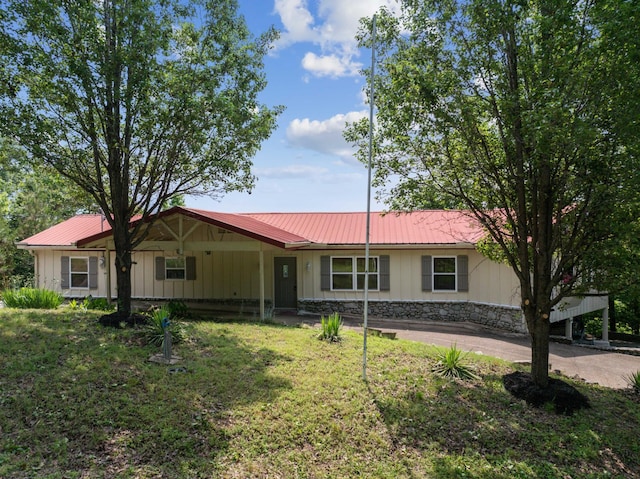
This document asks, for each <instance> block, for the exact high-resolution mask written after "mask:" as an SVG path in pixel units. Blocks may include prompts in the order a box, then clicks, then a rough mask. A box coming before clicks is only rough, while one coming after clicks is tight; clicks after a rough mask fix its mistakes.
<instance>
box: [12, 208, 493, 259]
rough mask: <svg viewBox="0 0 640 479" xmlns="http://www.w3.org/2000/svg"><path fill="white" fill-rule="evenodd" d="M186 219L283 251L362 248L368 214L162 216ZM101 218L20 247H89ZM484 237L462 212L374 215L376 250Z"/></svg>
mask: <svg viewBox="0 0 640 479" xmlns="http://www.w3.org/2000/svg"><path fill="white" fill-rule="evenodd" d="M173 214H184V215H186V216H189V217H191V218H194V219H197V220H200V221H204V222H206V223H210V224H214V225H217V226H220V227H223V228H226V229H229V230H231V231H235V232H237V233H240V234H243V235H245V236H247V237H250V238H254V239H257V240H259V241H263V242H266V243H270V244H273V245H276V246H279V247H282V248H285V247H301V246H306V245H308V244H311V245H313V244H316V245H364V243H365V234H366V219H367V216H366V213H251V214H249V213H243V214H235V213H217V212H213V211H205V210H198V209H194V208H184V207H174V208H171V209H169V210H167V211H164V212H162V213H160V215H159V216H161V217H166V216H170V215H173ZM110 232H111V228H110V227H109V224H108V223H107V222H106V220H105V219H104V217H103V216H102V215H78V216H74V217H73V218H70V219H68V220H66V221H63V222H62V223H59V224H57V225H55V226H53V227H51V228H49V229H47V230H45V231H42V232H40V233H38V234H36V235H33V236H31V237H29V238H26V239H24V240H22V241H20V242H19V243H18V245H19V246H20V247H22V248H25V249H28V248H29V247H53V246H56V247H60V246H74V245H76V244H78V245H81V244H87V243H90V242H92V241H95V240H96V239H100V238H103V237H107V236H110V234H111V233H110ZM481 235H482V230H481V229H480V228H478V226H477V223H474V221H473V219H471V218H470V217H469V216H468V215H466V214H465V213H464V212H461V211H443V210H431V211H416V212H411V213H387V214H383V213H371V227H370V244H372V245H422V244H424V245H427V244H431V245H447V244H461V243H472V244H473V243H475V242H476V241H477V240H478V239H479V238H480V237H481Z"/></svg>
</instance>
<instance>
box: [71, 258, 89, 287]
mask: <svg viewBox="0 0 640 479" xmlns="http://www.w3.org/2000/svg"><path fill="white" fill-rule="evenodd" d="M69 274H70V279H71V287H72V288H78V289H89V258H73V257H71V258H69Z"/></svg>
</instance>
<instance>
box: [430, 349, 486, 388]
mask: <svg viewBox="0 0 640 479" xmlns="http://www.w3.org/2000/svg"><path fill="white" fill-rule="evenodd" d="M466 357H467V353H463V351H462V350H460V349H458V348H457V346H456V345H455V344H454V345H452V346H451V347H450V348H449V349H445V350H443V351H439V353H438V356H437V359H438V362H437V363H436V364H435V366H433V369H432V371H433V372H434V373H436V374H437V375H438V376H441V377H443V378H449V379H462V380H465V379H480V378H479V376H478V375H477V374H476V373H475V372H474V370H473V366H470V365H468V364H466V362H465V359H466Z"/></svg>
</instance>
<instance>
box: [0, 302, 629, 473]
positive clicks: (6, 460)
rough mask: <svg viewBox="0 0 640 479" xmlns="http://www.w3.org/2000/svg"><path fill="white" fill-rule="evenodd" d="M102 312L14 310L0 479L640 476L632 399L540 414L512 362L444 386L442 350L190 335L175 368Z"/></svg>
mask: <svg viewBox="0 0 640 479" xmlns="http://www.w3.org/2000/svg"><path fill="white" fill-rule="evenodd" d="M101 314H103V313H100V312H91V311H89V312H85V311H69V310H59V311H34V310H30V311H18V310H12V309H2V310H0V477H1V478H33V477H37V478H60V479H62V478H83V479H86V478H141V479H144V478H214V477H222V478H253V477H257V478H260V477H264V478H267V477H269V478H295V477H300V478H352V477H370V478H385V477H388V478H405V477H406V478H422V477H434V478H462V477H464V478H478V479H479V478H483V479H495V478H498V479H500V478H504V479H506V478H509V479H511V478H514V477H521V478H556V477H560V478H569V477H570V478H600V477H602V478H605V477H620V478H623V477H624V478H628V477H632V478H633V477H640V441H638V431H640V407H639V404H638V396H637V395H634V394H632V393H631V392H629V391H615V390H608V389H605V388H601V387H596V386H591V385H586V384H584V383H580V382H575V381H572V380H570V379H566V378H564V379H565V380H566V381H567V382H569V383H571V384H573V385H574V386H576V387H577V388H578V389H579V390H580V391H581V392H583V393H584V394H586V395H587V396H588V397H589V399H590V401H591V405H592V408H591V409H587V410H582V411H578V412H577V413H575V414H574V415H573V416H558V415H556V414H554V413H553V411H552V410H550V409H533V408H531V407H529V406H527V405H526V404H524V403H523V402H521V401H517V400H515V399H514V398H513V397H512V396H511V395H510V394H509V393H507V392H506V391H505V390H504V387H503V385H502V376H503V374H505V373H507V372H510V371H513V370H514V366H513V365H510V364H509V363H506V362H503V361H499V360H495V359H491V358H487V357H482V356H473V355H471V356H469V360H470V361H471V363H472V365H473V366H474V367H475V372H476V373H477V374H479V376H480V379H479V380H471V381H467V382H461V381H452V380H448V379H444V378H441V377H438V376H436V375H435V374H434V373H433V372H432V368H433V366H434V364H435V363H436V362H437V360H438V350H436V349H435V348H433V347H430V346H427V345H424V344H418V343H412V342H409V341H401V340H389V339H385V338H377V337H370V338H369V340H368V347H369V354H368V378H369V381H368V383H365V382H364V381H363V380H362V336H361V335H360V334H357V333H355V332H351V331H346V332H344V333H343V336H344V337H343V340H342V341H340V342H333V343H330V342H327V341H319V340H318V339H317V336H318V332H319V331H318V330H311V329H308V328H294V327H285V326H278V325H273V324H255V323H247V322H231V323H215V322H204V321H203V322H196V321H193V322H188V323H186V325H185V333H186V340H185V342H184V343H181V344H179V345H177V346H176V347H175V348H174V353H175V354H178V355H180V356H181V357H182V358H183V361H182V362H181V363H180V364H179V365H178V366H179V367H178V368H175V367H172V368H170V367H167V366H164V365H159V364H155V363H151V362H149V361H148V359H149V357H150V356H151V355H152V354H155V353H157V352H159V349H158V348H157V347H151V346H147V345H145V343H144V340H143V339H141V338H142V335H141V334H140V332H139V331H138V330H135V329H131V328H127V329H112V328H103V327H102V326H100V325H99V324H98V323H97V318H98V317H99V316H100V315H101Z"/></svg>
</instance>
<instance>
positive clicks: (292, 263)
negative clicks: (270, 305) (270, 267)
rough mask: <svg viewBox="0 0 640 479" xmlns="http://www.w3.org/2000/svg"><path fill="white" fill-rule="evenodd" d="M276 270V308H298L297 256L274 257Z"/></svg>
mask: <svg viewBox="0 0 640 479" xmlns="http://www.w3.org/2000/svg"><path fill="white" fill-rule="evenodd" d="M274 271H275V283H274V286H275V298H274V299H275V305H274V306H275V307H276V308H296V307H297V306H298V290H297V288H298V285H297V278H296V258H293V257H287V258H274Z"/></svg>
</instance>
